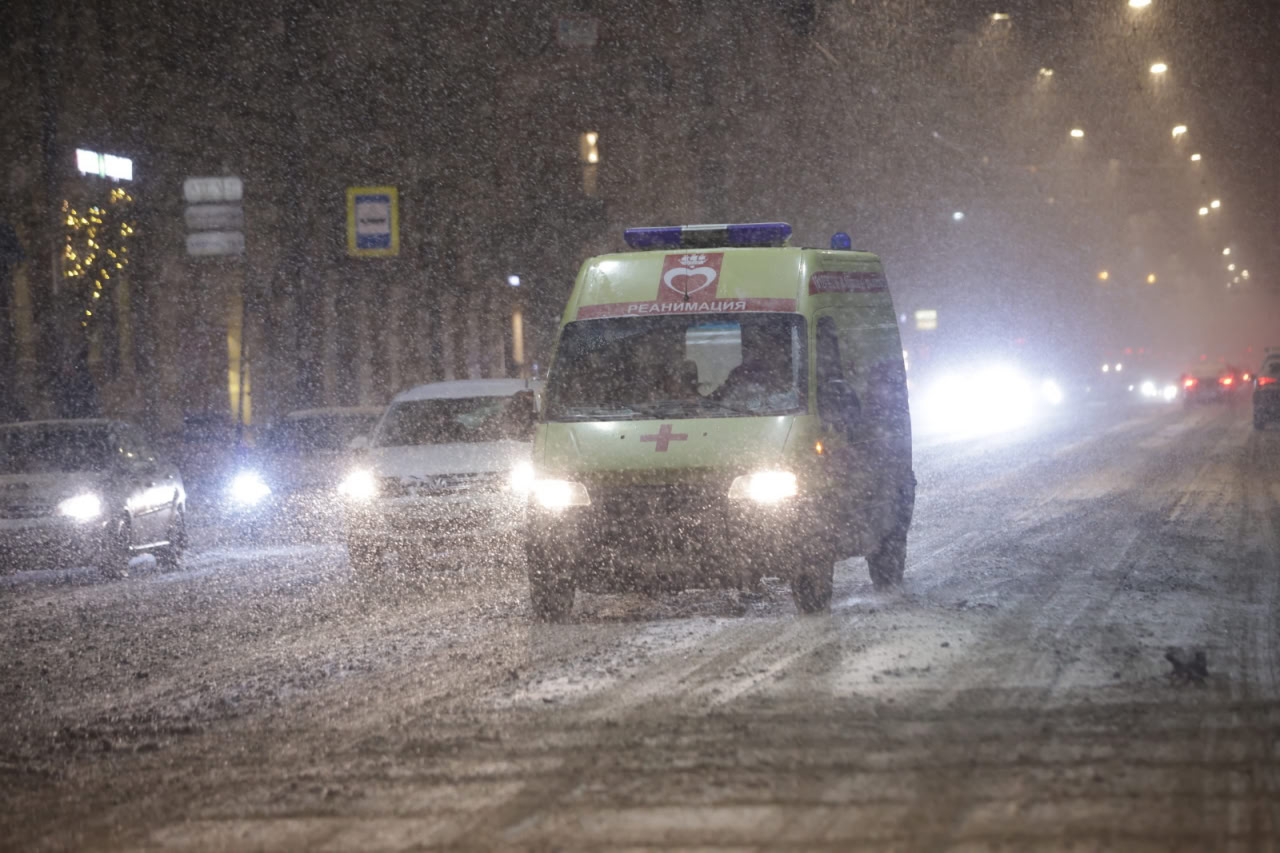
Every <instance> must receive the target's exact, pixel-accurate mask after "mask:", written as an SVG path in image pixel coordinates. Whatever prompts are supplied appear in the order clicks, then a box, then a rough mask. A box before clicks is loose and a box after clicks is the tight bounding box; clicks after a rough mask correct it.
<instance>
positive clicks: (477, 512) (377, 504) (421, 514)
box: [344, 492, 525, 550]
mask: <svg viewBox="0 0 1280 853" xmlns="http://www.w3.org/2000/svg"><path fill="white" fill-rule="evenodd" d="M344 518H345V526H346V534H347V541H348V542H356V543H360V544H362V545H366V546H375V547H379V548H390V549H393V550H394V549H398V548H404V549H421V548H426V547H441V546H463V545H470V546H475V545H477V543H485V544H486V545H489V546H491V547H492V546H493V545H494V544H495V543H500V542H507V543H508V544H509V543H511V542H512V541H516V542H518V541H519V538H520V536H521V530H522V528H523V526H524V520H525V512H524V501H523V499H522V498H520V497H518V496H516V495H514V494H512V493H510V492H488V493H483V494H451V495H433V496H424V497H399V498H375V499H373V500H370V501H368V502H367V503H360V504H356V503H352V504H349V505H348V506H347V507H346V509H345V512H344Z"/></svg>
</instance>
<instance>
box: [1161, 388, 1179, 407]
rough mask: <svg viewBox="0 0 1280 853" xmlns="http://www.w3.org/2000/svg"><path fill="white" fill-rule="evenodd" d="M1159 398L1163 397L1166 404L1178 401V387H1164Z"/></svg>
mask: <svg viewBox="0 0 1280 853" xmlns="http://www.w3.org/2000/svg"><path fill="white" fill-rule="evenodd" d="M1161 396H1163V397H1164V399H1165V402H1166V403H1172V402H1173V401H1174V400H1176V399H1178V386H1177V385H1166V386H1164V393H1163V394H1162V395H1161Z"/></svg>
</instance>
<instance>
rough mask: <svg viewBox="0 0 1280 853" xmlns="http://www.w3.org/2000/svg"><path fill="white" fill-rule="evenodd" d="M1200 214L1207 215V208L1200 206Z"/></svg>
mask: <svg viewBox="0 0 1280 853" xmlns="http://www.w3.org/2000/svg"><path fill="white" fill-rule="evenodd" d="M1200 215H1201V216H1208V215H1209V208H1207V207H1202V208H1200Z"/></svg>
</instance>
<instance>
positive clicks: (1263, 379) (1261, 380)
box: [1258, 376, 1276, 387]
mask: <svg viewBox="0 0 1280 853" xmlns="http://www.w3.org/2000/svg"><path fill="white" fill-rule="evenodd" d="M1275 382H1276V378H1275V377H1274V376H1259V377H1258V387H1262V386H1263V385H1273V384H1275Z"/></svg>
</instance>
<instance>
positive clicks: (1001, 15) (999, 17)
mask: <svg viewBox="0 0 1280 853" xmlns="http://www.w3.org/2000/svg"><path fill="white" fill-rule="evenodd" d="M991 20H993V21H997V22H998V21H1007V20H1009V14H1008V13H1007V12H993V13H992V14H991Z"/></svg>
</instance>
